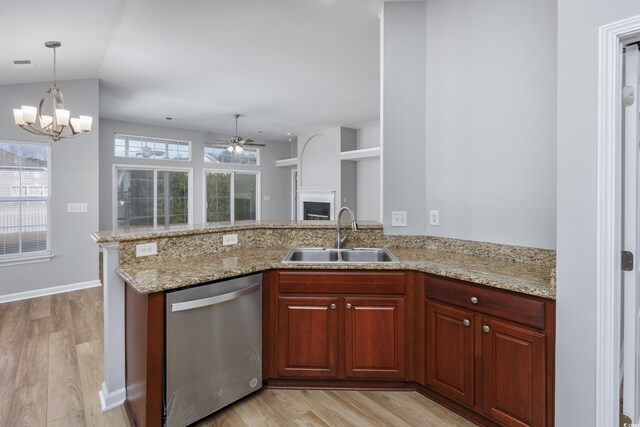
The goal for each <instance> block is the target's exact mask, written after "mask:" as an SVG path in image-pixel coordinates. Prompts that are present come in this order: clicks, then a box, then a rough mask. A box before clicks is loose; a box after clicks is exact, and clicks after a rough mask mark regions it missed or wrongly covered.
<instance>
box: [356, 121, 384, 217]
mask: <svg viewBox="0 0 640 427" xmlns="http://www.w3.org/2000/svg"><path fill="white" fill-rule="evenodd" d="M356 139H357V141H356V147H357V148H358V149H363V148H373V147H379V146H380V123H373V124H371V125H369V126H365V127H363V128H360V129H357V130H356ZM356 184H357V199H358V200H357V206H358V212H357V216H358V219H359V220H370V221H380V220H381V217H380V158H369V159H363V160H359V161H358V163H357V166H356Z"/></svg>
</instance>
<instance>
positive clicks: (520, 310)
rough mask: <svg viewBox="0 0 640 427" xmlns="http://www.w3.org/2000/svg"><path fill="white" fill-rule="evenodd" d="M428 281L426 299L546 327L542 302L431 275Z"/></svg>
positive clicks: (528, 324)
mask: <svg viewBox="0 0 640 427" xmlns="http://www.w3.org/2000/svg"><path fill="white" fill-rule="evenodd" d="M426 283H427V286H426V297H427V298H431V299H435V300H439V301H444V302H447V303H450V304H454V305H457V306H459V307H464V308H469V309H472V310H475V311H478V312H481V313H486V314H491V315H493V316H497V317H501V318H503V319H507V320H511V321H514V322H518V323H520V324H523V325H527V326H531V327H534V328H538V329H544V302H542V301H539V300H536V299H533V298H528V297H526V296H520V295H514V294H510V293H505V292H501V291H498V290H491V289H482V288H480V287H478V286H473V285H467V284H464V283H459V282H456V281H453V280H447V279H440V278H436V277H431V276H427V280H426ZM473 301H475V303H474V302H473Z"/></svg>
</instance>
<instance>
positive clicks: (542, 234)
mask: <svg viewBox="0 0 640 427" xmlns="http://www.w3.org/2000/svg"><path fill="white" fill-rule="evenodd" d="M556 14H557V12H556V1H555V0H537V1H515V2H514V1H509V0H491V1H487V0H458V1H454V2H452V1H450V0H429V1H427V2H426V37H427V44H426V85H427V86H426V105H427V107H426V141H427V149H426V173H427V176H426V182H427V209H429V210H431V209H434V210H439V212H440V225H439V226H431V225H427V228H426V230H425V231H423V232H426V233H427V234H429V235H433V236H444V237H450V238H456V239H465V240H477V241H483V242H494V243H504V244H510V245H520V246H532V247H537V248H546V249H553V248H555V243H556V233H555V229H556V95H557V90H556V67H557V59H556V40H557V37H556ZM385 154H387V152H385ZM385 176H386V175H385Z"/></svg>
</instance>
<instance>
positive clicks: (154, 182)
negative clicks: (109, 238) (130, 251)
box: [114, 166, 192, 232]
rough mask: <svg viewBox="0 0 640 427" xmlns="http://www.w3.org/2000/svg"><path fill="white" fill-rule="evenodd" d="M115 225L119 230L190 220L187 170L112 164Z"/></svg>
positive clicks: (188, 174)
mask: <svg viewBox="0 0 640 427" xmlns="http://www.w3.org/2000/svg"><path fill="white" fill-rule="evenodd" d="M114 176H115V177H116V182H115V184H114V194H115V206H114V214H115V222H116V224H115V226H114V228H116V229H118V230H120V231H127V232H128V231H135V230H136V229H145V228H152V227H164V228H167V229H169V228H174V227H180V226H184V225H187V224H191V223H192V213H191V194H192V191H191V181H192V175H191V170H190V169H167V168H143V167H122V166H116V167H115V174H114Z"/></svg>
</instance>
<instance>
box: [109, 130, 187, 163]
mask: <svg viewBox="0 0 640 427" xmlns="http://www.w3.org/2000/svg"><path fill="white" fill-rule="evenodd" d="M114 155H115V156H116V157H129V158H134V159H155V160H158V159H159V160H183V161H189V160H191V142H189V141H180V140H177V139H164V138H152V137H146V136H134V135H125V134H118V133H117V134H115V138H114Z"/></svg>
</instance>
